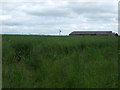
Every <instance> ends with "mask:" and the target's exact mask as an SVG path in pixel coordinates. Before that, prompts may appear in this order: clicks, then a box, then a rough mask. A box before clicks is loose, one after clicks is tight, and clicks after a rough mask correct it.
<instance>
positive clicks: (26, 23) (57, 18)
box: [0, 0, 118, 35]
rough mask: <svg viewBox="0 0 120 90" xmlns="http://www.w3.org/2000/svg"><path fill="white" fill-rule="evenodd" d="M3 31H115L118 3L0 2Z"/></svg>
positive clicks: (54, 33)
mask: <svg viewBox="0 0 120 90" xmlns="http://www.w3.org/2000/svg"><path fill="white" fill-rule="evenodd" d="M1 4H2V7H0V11H2V13H1V15H0V16H1V17H2V18H0V21H2V33H20V34H21V33H23V34H24V33H27V34H30V33H31V34H44V35H58V31H59V29H61V30H62V35H68V34H69V33H70V32H72V31H83V30H84V31H89V30H95V31H97V30H102V31H103V30H105V31H107V30H111V31H113V32H118V26H117V22H118V21H117V20H118V19H117V17H118V14H117V12H118V3H117V2H114V1H113V0H111V1H110V2H67V1H61V2H52V1H50V2H39V3H38V2H37V3H32V2H30V3H22V2H21V3H19V2H16V3H1Z"/></svg>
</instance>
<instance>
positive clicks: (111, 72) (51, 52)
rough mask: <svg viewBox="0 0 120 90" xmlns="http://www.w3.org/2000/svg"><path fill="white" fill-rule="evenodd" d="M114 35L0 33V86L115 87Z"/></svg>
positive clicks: (116, 60) (116, 39) (116, 83)
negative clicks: (0, 58) (0, 55)
mask: <svg viewBox="0 0 120 90" xmlns="http://www.w3.org/2000/svg"><path fill="white" fill-rule="evenodd" d="M117 42H118V38H117V37H112V36H39V35H38V36H37V35H36V36H35V35H3V37H2V54H3V56H2V63H3V72H2V73H3V82H2V83H3V88H117V87H118V50H117V49H118V46H117V45H118V43H117Z"/></svg>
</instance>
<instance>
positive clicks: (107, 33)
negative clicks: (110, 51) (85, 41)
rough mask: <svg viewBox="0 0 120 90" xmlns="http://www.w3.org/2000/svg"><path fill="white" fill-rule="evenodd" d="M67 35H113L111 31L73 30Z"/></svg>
mask: <svg viewBox="0 0 120 90" xmlns="http://www.w3.org/2000/svg"><path fill="white" fill-rule="evenodd" d="M69 35H100V36H115V33H113V32H112V31H73V32H71V33H70V34H69Z"/></svg>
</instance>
